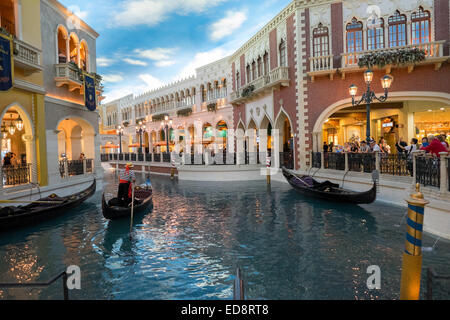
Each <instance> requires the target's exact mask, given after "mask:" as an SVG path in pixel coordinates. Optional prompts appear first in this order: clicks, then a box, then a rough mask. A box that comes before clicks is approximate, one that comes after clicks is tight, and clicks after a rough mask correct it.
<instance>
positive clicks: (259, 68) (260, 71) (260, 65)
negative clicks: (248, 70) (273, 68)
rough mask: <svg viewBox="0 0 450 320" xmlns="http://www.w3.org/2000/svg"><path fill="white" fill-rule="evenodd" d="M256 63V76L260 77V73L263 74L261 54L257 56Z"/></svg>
mask: <svg viewBox="0 0 450 320" xmlns="http://www.w3.org/2000/svg"><path fill="white" fill-rule="evenodd" d="M257 64H258V78H259V77H262V75H263V72H262V67H263V66H262V59H261V56H259V57H258V60H257Z"/></svg>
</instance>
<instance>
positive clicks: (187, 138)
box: [184, 127, 192, 165]
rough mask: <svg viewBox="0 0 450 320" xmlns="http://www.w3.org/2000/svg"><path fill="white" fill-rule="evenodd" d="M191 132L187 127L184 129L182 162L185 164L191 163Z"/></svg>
mask: <svg viewBox="0 0 450 320" xmlns="http://www.w3.org/2000/svg"><path fill="white" fill-rule="evenodd" d="M191 144H192V140H191V133H190V132H189V127H187V128H186V129H185V135H184V163H185V164H188V165H189V164H192V163H191Z"/></svg>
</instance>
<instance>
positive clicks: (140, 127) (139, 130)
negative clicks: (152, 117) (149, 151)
mask: <svg viewBox="0 0 450 320" xmlns="http://www.w3.org/2000/svg"><path fill="white" fill-rule="evenodd" d="M145 129H147V127H146V126H145V125H144V124H143V122H142V121H139V125H138V126H137V127H136V133H138V134H139V145H140V147H139V150H138V153H139V154H142V133H143V132H145Z"/></svg>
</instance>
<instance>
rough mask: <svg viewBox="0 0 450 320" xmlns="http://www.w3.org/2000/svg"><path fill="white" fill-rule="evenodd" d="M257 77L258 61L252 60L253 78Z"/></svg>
mask: <svg viewBox="0 0 450 320" xmlns="http://www.w3.org/2000/svg"><path fill="white" fill-rule="evenodd" d="M256 78H257V76H256V62H255V60H253V62H252V79H253V80H255V79H256Z"/></svg>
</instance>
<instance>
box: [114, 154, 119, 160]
mask: <svg viewBox="0 0 450 320" xmlns="http://www.w3.org/2000/svg"><path fill="white" fill-rule="evenodd" d="M113 158H114V160H116V161H117V158H118V157H117V153H114V155H113Z"/></svg>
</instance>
